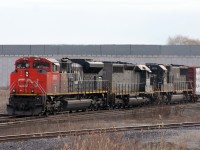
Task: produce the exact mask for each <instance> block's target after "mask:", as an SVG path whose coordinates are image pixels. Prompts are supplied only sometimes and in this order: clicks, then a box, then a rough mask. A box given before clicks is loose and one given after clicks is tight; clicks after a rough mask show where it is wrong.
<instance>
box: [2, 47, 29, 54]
mask: <svg viewBox="0 0 200 150" xmlns="http://www.w3.org/2000/svg"><path fill="white" fill-rule="evenodd" d="M2 48H3V54H4V55H29V54H30V46H29V45H3V47H2Z"/></svg>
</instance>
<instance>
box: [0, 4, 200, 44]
mask: <svg viewBox="0 0 200 150" xmlns="http://www.w3.org/2000/svg"><path fill="white" fill-rule="evenodd" d="M199 17H200V0H0V44H161V45H164V44H166V41H167V38H168V37H169V36H174V35H184V36H189V37H190V38H198V39H200V19H199Z"/></svg>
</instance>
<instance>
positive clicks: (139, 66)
mask: <svg viewBox="0 0 200 150" xmlns="http://www.w3.org/2000/svg"><path fill="white" fill-rule="evenodd" d="M137 66H138V68H139V69H140V70H146V71H148V72H151V70H150V69H149V68H148V67H147V66H146V65H137Z"/></svg>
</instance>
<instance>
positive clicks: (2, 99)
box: [0, 90, 9, 113]
mask: <svg viewBox="0 0 200 150" xmlns="http://www.w3.org/2000/svg"><path fill="white" fill-rule="evenodd" d="M8 95H9V93H8V90H0V113H6V104H7V103H8V97H9V96H8Z"/></svg>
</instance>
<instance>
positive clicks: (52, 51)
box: [44, 45, 60, 55]
mask: <svg viewBox="0 0 200 150" xmlns="http://www.w3.org/2000/svg"><path fill="white" fill-rule="evenodd" d="M59 48H60V46H59V45H44V54H45V55H58V54H59V53H58V52H59Z"/></svg>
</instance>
